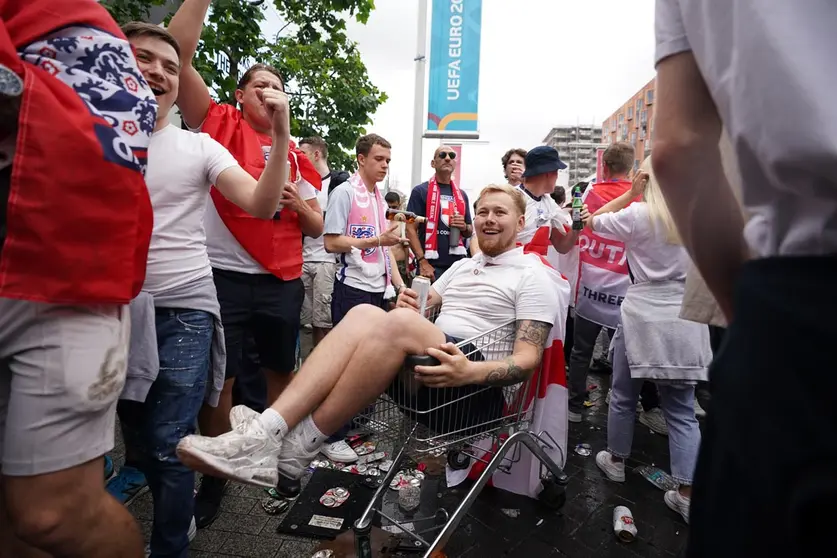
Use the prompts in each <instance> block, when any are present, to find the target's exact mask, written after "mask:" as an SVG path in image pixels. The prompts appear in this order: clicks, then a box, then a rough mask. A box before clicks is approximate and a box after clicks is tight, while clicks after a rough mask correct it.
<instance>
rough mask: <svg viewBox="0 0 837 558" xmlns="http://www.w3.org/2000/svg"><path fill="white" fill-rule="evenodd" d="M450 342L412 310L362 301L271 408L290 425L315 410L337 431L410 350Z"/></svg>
mask: <svg viewBox="0 0 837 558" xmlns="http://www.w3.org/2000/svg"><path fill="white" fill-rule="evenodd" d="M444 342H445V335H444V334H443V333H442V332H441V331H440V330H439V329H438V328H437V327H436V326H434V325H433V324H432V323H430V322H429V321H427V320H425V319H424V318H422V317H421V316H419V315H418V314H417V313H416V312H413V311H412V310H406V309H398V310H394V311H392V312H389V313H386V312H384V311H383V310H381V309H379V308H375V307H373V306H366V305H364V306H358V307H356V308H353V309H352V310H351V311H350V312H349V313H348V314H347V315H346V317H345V318H344V319H343V320H342V321H341V322H340V324H338V326H337V327H336V328H334V330H333V331H332V333H331V334H330V335H328V336H326V337H325V339H323V342H322V343H321V344H320V345H319V346H318V347H317V349H316V350H314V351H312V352H311V355H310V356H309V357H308V360H306V361H305V363H304V364H303V365H302V368H301V369H300V371H299V374H297V376H296V378H295V379H294V381H293V382H291V384H290V385H289V386H288V388H287V389H286V390H285V391H284V392H283V393H282V395H281V396H280V397H279V398H278V399H277V400H276V401H275V402H274V403H273V405H271V408H272V409H273V410H275V411H276V412H278V413H279V414H280V415H282V417H283V418H284V419H285V422H286V423H287V424H288V427H289V428H293V426H294V425H296V424H298V423H299V422H300V421H301V420H302V419H303V418H305V417H306V416H307V415H308V414H311V413H312V411H313V417H314V422H315V423H316V424H317V427H318V428H319V429H320V430H321V431H322V432H323V433H326V434H328V433H331V432H334V431H335V430H337V429H338V428H340V427H341V426H342V425H344V424H346V422H348V421H349V420H350V419H351V418H352V417H353V416H354V415H355V414H357V412H358V411H360V410H361V409H363V408H365V407H366V406H367V405H368V404H369V403H371V402H372V401H374V400H375V398H376V397H378V396H379V395H380V394H381V393H383V392H384V390H386V388H387V386H389V384H390V383H391V382H392V379H393V378H394V377H395V375H396V374H397V373H398V371H399V370H400V369H401V366H402V364H403V362H404V359H405V358H406V357H407V355H408V354H424V352H425V350H426V349H427V347H438V346H440V345H442V344H443V343H444Z"/></svg>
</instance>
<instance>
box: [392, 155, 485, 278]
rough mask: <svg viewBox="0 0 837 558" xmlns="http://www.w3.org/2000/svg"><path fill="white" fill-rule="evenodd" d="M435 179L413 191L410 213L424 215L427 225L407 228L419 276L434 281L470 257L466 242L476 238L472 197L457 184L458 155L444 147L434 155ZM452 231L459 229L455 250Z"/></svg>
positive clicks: (408, 206)
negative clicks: (473, 235) (454, 177)
mask: <svg viewBox="0 0 837 558" xmlns="http://www.w3.org/2000/svg"><path fill="white" fill-rule="evenodd" d="M430 166H431V167H433V169H434V170H435V171H436V173H435V174H434V175H433V177H432V178H431V179H430V180H429V181H427V182H425V183H423V184H419V185H418V186H416V187H415V188H413V191H412V193H411V194H410V201H409V202H408V203H407V211H412V212H413V213H415V214H416V215H421V216H422V217H425V218H426V219H427V222H426V223H421V224H418V223H409V224H407V238H408V239H409V240H410V248H411V249H412V250H413V253H414V254H415V255H416V261H417V262H418V265H419V274H420V275H422V276H424V277H427V278H428V279H430V280H431V281H432V280H434V279H438V278H439V277H441V275H442V273H444V272H445V271H447V270H448V268H450V266H452V265H453V264H455V263H456V262H458V261H459V260H461V259H462V258H464V257H465V256H466V255H467V252H466V251H465V239H466V238H470V237H471V234H473V231H474V229H473V225H472V221H471V204H470V203H469V202H468V195H467V194H466V193H465V192H464V191H462V190H460V189H459V187H458V185H456V184H454V181H453V172H454V170H456V152H455V151H454V150H453V149H452V148H451V147H449V146H446V145H441V146H439V147H438V148H437V149H436V151H435V152H434V153H433V160H432V161H431V162H430ZM451 228H457V229H459V232H460V235H459V242H458V243H457V244H456V245H455V246H451V242H450V233H451Z"/></svg>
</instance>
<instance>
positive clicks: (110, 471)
mask: <svg viewBox="0 0 837 558" xmlns="http://www.w3.org/2000/svg"><path fill="white" fill-rule="evenodd" d="M104 468H105V482H106V483H107V482H108V481H109V480H110V479H112V478H113V476H114V475H115V474H116V471H115V470H114V468H113V459H111V458H110V456H109V455H106V456H105V467H104Z"/></svg>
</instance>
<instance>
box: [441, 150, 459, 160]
mask: <svg viewBox="0 0 837 558" xmlns="http://www.w3.org/2000/svg"><path fill="white" fill-rule="evenodd" d="M436 156H437V157H438V158H439V159H444V158H445V157H449V158H450V160H451V161H452V160H454V159H456V153H455V152H453V151H451V152H450V153H448V152H447V151H442V152H441V153H439V154H438V155H436Z"/></svg>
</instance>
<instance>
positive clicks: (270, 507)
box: [262, 498, 290, 515]
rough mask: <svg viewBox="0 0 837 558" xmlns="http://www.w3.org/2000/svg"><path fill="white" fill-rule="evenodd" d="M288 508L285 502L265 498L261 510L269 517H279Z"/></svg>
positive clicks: (288, 505) (288, 504)
mask: <svg viewBox="0 0 837 558" xmlns="http://www.w3.org/2000/svg"><path fill="white" fill-rule="evenodd" d="M289 507H290V503H289V502H288V501H287V500H277V499H276V498H265V499H264V500H262V509H263V510H264V511H265V512H267V513H268V514H270V515H279V514H280V513H282V512H284V511H285V510H287V509H288V508H289Z"/></svg>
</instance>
